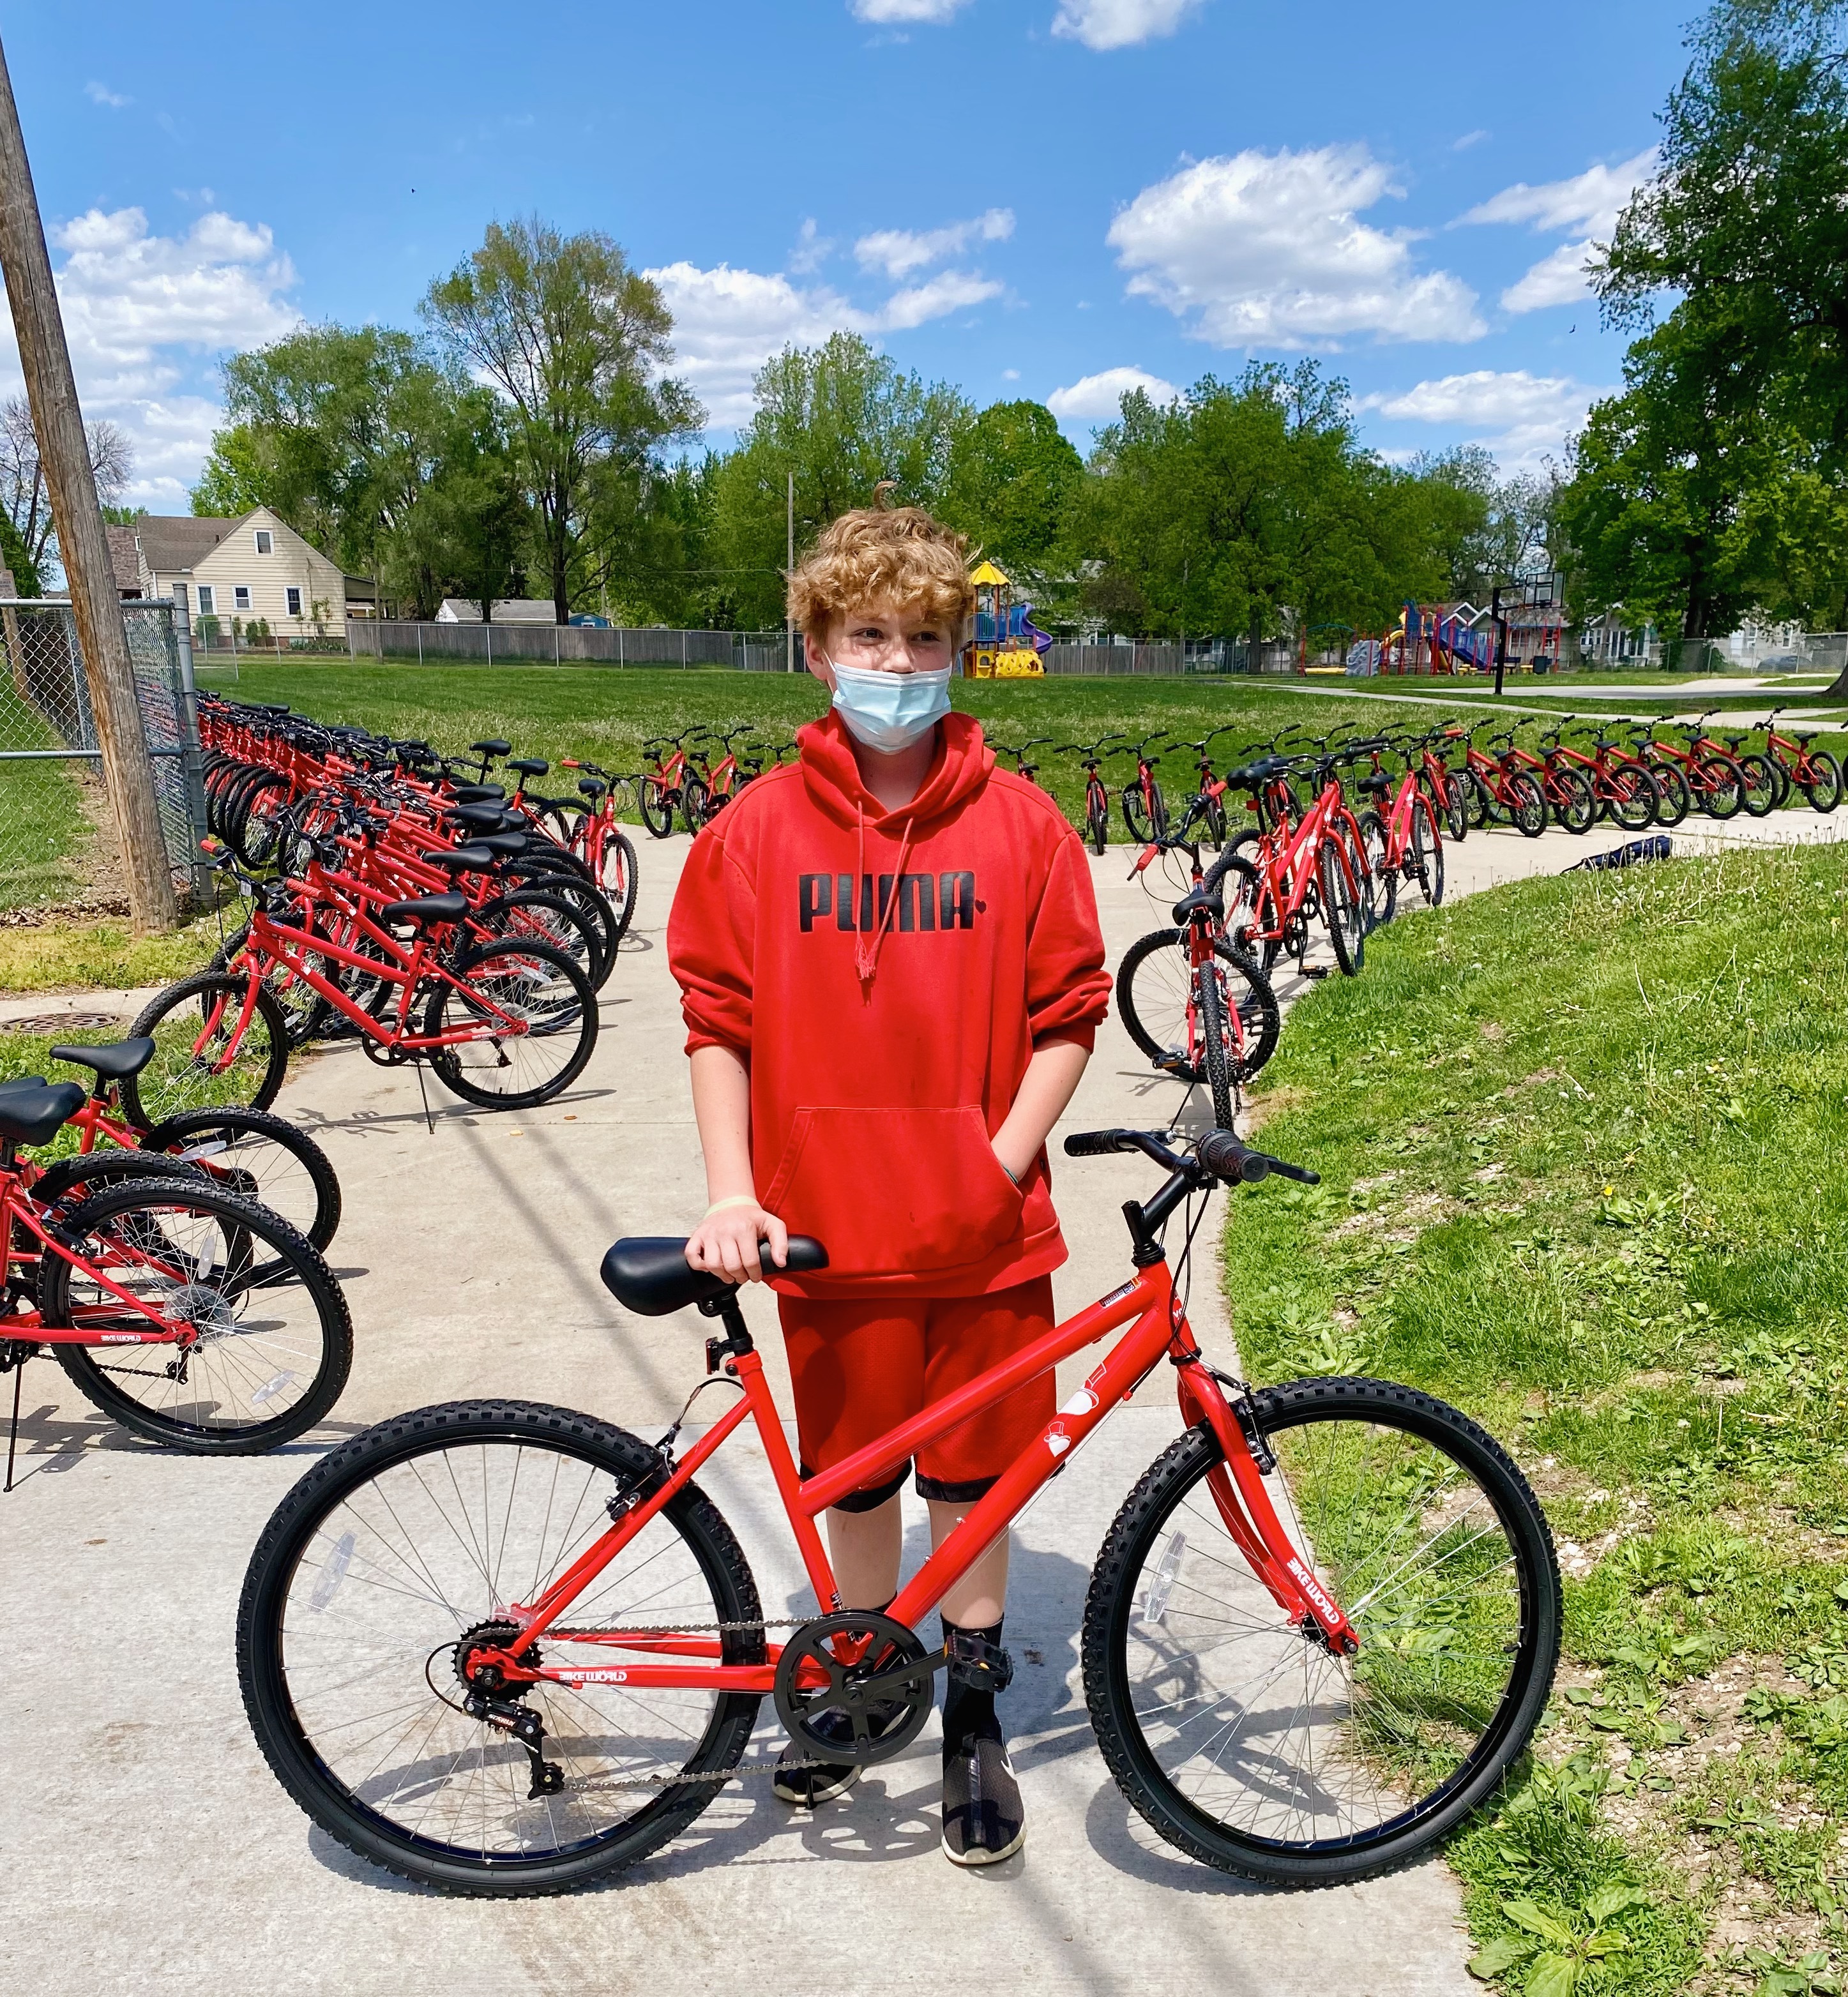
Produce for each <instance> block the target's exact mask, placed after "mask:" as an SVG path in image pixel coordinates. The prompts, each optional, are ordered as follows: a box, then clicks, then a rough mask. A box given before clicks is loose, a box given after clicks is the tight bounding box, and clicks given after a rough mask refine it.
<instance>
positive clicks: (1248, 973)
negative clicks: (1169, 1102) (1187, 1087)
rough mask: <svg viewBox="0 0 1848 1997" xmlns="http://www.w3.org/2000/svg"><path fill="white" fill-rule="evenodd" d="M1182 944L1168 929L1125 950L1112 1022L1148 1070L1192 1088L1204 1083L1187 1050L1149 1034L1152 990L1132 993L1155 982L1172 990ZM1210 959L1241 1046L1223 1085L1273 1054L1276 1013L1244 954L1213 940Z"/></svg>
mask: <svg viewBox="0 0 1848 1997" xmlns="http://www.w3.org/2000/svg"><path fill="white" fill-rule="evenodd" d="M1187 942H1188V939H1187V931H1186V930H1178V929H1168V930H1152V931H1151V932H1150V933H1149V934H1148V935H1147V936H1140V937H1138V939H1137V940H1136V941H1135V942H1134V943H1131V945H1130V947H1129V948H1128V950H1125V951H1124V954H1123V961H1122V964H1121V966H1120V967H1119V968H1118V970H1117V1017H1118V1018H1119V1019H1121V1021H1122V1022H1123V1026H1124V1031H1125V1032H1127V1033H1128V1035H1129V1037H1130V1038H1131V1040H1134V1041H1135V1043H1136V1046H1137V1047H1138V1048H1139V1049H1140V1050H1141V1051H1142V1053H1143V1054H1145V1055H1146V1056H1147V1057H1148V1058H1149V1061H1150V1063H1151V1064H1152V1065H1153V1066H1155V1067H1159V1068H1160V1069H1161V1070H1162V1071H1163V1073H1164V1074H1172V1075H1173V1076H1174V1077H1175V1078H1176V1080H1177V1081H1186V1082H1189V1083H1191V1084H1193V1085H1195V1086H1197V1085H1199V1084H1200V1083H1201V1082H1204V1081H1207V1080H1208V1076H1207V1069H1206V1065H1205V1063H1204V1061H1197V1060H1194V1059H1193V1058H1191V1055H1192V1053H1193V1050H1191V1049H1190V1048H1185V1047H1182V1048H1176V1047H1173V1046H1170V1045H1166V1044H1164V1043H1163V1042H1162V1040H1161V1039H1160V1038H1159V1036H1157V1034H1156V1033H1155V1031H1154V1030H1153V1026H1152V1016H1153V1015H1154V1013H1155V1011H1156V1009H1157V1005H1156V1002H1155V999H1153V998H1152V996H1151V995H1150V994H1151V990H1152V989H1153V988H1152V987H1151V988H1145V989H1144V990H1143V991H1142V993H1141V995H1139V996H1138V984H1139V983H1140V982H1141V981H1142V980H1144V979H1155V978H1159V979H1160V980H1161V981H1162V983H1163V984H1164V985H1166V986H1168V987H1169V988H1173V987H1174V986H1176V985H1178V984H1179V983H1180V979H1181V978H1183V977H1184V976H1185V975H1186V974H1187V969H1188V966H1187ZM1213 954H1214V960H1215V961H1217V962H1218V964H1219V965H1220V966H1221V976H1222V977H1223V978H1225V981H1226V982H1227V985H1228V986H1229V987H1230V988H1231V995H1232V1006H1233V1009H1234V1010H1235V1012H1237V1014H1238V1035H1239V1038H1240V1040H1241V1041H1242V1051H1241V1053H1240V1054H1239V1055H1238V1057H1237V1058H1236V1059H1235V1061H1233V1062H1232V1063H1231V1064H1230V1065H1229V1068H1228V1079H1229V1080H1230V1081H1234V1082H1245V1081H1250V1080H1251V1078H1252V1076H1253V1075H1255V1074H1256V1073H1257V1072H1258V1071H1259V1069H1260V1068H1261V1067H1263V1065H1264V1064H1265V1063H1266V1061H1269V1059H1270V1057H1271V1056H1272V1055H1273V1054H1275V1053H1276V1047H1277V1035H1278V1033H1279V1032H1280V1030H1281V1027H1282V1023H1283V1014H1282V1010H1281V1009H1280V1007H1279V1005H1278V1004H1277V995H1276V992H1275V990H1274V989H1273V987H1272V985H1271V982H1270V980H1269V978H1266V976H1265V974H1264V973H1263V971H1260V970H1259V968H1258V967H1257V965H1256V964H1255V963H1254V962H1253V961H1252V958H1251V957H1250V956H1249V954H1248V953H1247V952H1245V951H1244V950H1239V949H1238V948H1236V947H1235V946H1234V945H1233V944H1232V943H1231V941H1230V940H1229V939H1228V938H1227V937H1225V936H1216V937H1214V940H1213Z"/></svg>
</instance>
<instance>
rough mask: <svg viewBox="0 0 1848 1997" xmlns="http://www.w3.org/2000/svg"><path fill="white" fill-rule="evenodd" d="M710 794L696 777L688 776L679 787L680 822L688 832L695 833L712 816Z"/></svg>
mask: <svg viewBox="0 0 1848 1997" xmlns="http://www.w3.org/2000/svg"><path fill="white" fill-rule="evenodd" d="M712 815H713V802H712V793H711V792H710V791H708V790H707V789H706V785H705V784H704V783H703V781H701V780H700V779H699V778H697V777H694V776H689V777H687V778H686V779H684V781H682V784H681V786H680V822H681V823H682V825H684V826H686V829H687V830H688V831H689V832H697V831H699V829H700V828H701V827H702V826H704V825H705V823H706V821H707V819H710V817H711V816H712Z"/></svg>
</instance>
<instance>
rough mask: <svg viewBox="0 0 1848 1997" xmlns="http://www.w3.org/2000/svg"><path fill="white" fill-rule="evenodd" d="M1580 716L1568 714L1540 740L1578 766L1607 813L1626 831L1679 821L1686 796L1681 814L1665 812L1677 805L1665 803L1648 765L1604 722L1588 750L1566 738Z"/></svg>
mask: <svg viewBox="0 0 1848 1997" xmlns="http://www.w3.org/2000/svg"><path fill="white" fill-rule="evenodd" d="M1576 723H1577V716H1573V715H1570V714H1569V715H1567V716H1566V719H1564V720H1563V721H1562V722H1561V723H1560V725H1559V726H1558V727H1557V728H1555V729H1553V730H1552V731H1551V732H1550V733H1548V734H1546V735H1542V736H1541V737H1540V741H1541V744H1542V747H1545V748H1546V750H1547V753H1548V754H1549V757H1550V756H1552V755H1554V754H1557V755H1558V756H1560V757H1563V758H1564V760H1565V761H1567V762H1569V763H1571V764H1573V765H1575V766H1576V767H1577V769H1578V771H1579V772H1580V774H1581V775H1582V776H1583V777H1584V779H1585V781H1586V782H1587V783H1588V784H1589V785H1591V795H1592V796H1593V797H1594V798H1595V799H1596V800H1597V802H1598V809H1599V811H1600V812H1601V813H1602V814H1603V815H1604V817H1606V818H1608V819H1610V820H1611V822H1612V823H1614V824H1617V825H1620V826H1622V827H1623V828H1624V829H1625V831H1626V832H1641V831H1642V830H1643V829H1645V828H1646V826H1652V825H1654V824H1656V823H1657V822H1658V821H1660V822H1661V823H1664V824H1673V825H1679V824H1680V822H1681V819H1682V818H1684V817H1685V816H1687V801H1686V799H1685V798H1681V799H1680V804H1679V811H1680V816H1664V813H1665V812H1668V813H1673V812H1674V810H1675V809H1676V807H1675V806H1674V805H1664V804H1663V793H1662V787H1661V785H1660V784H1658V783H1657V782H1656V778H1655V777H1654V775H1653V774H1652V773H1651V771H1650V770H1649V767H1648V765H1647V764H1645V763H1643V762H1642V761H1640V760H1639V758H1638V757H1635V756H1626V755H1625V754H1623V753H1622V747H1621V745H1620V744H1619V743H1617V742H1616V741H1615V740H1614V739H1613V738H1612V737H1611V736H1608V735H1606V734H1605V733H1604V729H1603V728H1602V727H1601V726H1598V724H1596V723H1594V724H1593V729H1594V733H1593V736H1592V740H1591V750H1590V752H1589V753H1587V751H1586V750H1584V749H1581V748H1580V747H1578V746H1577V743H1571V742H1568V741H1566V740H1565V739H1564V738H1565V731H1566V729H1568V728H1570V727H1572V726H1575V725H1576Z"/></svg>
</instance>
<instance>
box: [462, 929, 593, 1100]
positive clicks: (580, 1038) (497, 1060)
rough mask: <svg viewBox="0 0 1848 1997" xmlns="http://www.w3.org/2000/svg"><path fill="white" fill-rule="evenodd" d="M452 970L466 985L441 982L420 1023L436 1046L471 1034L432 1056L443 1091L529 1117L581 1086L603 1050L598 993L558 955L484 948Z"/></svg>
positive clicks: (531, 948)
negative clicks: (440, 1039)
mask: <svg viewBox="0 0 1848 1997" xmlns="http://www.w3.org/2000/svg"><path fill="white" fill-rule="evenodd" d="M454 974H455V976H456V978H457V979H458V981H459V982H458V983H455V984H451V983H449V982H447V981H443V982H441V983H439V984H438V985H437V986H436V988H435V989H434V991H433V992H431V993H430V1003H429V1005H427V1007H426V1008H425V1010H424V1015H423V1032H424V1034H425V1035H426V1036H427V1037H429V1038H431V1039H434V1038H436V1037H437V1036H438V1035H440V1034H445V1033H458V1032H463V1031H467V1032H468V1033H469V1035H470V1037H469V1038H468V1039H467V1040H461V1041H459V1042H458V1043H455V1044H454V1045H453V1046H447V1047H435V1048H433V1049H432V1050H430V1066H431V1067H432V1068H433V1069H434V1071H436V1073H437V1076H438V1077H439V1078H440V1080H441V1081H442V1082H443V1084H444V1087H446V1088H449V1089H451V1090H453V1091H454V1093H455V1094H456V1095H459V1096H461V1098H462V1099H463V1100H464V1101H465V1102H474V1103H478V1104H479V1105H481V1106H482V1108H483V1109H532V1108H534V1107H535V1106H536V1105H537V1104H539V1103H541V1102H550V1101H551V1099H552V1098H553V1097H554V1095H558V1094H559V1093H560V1092H561V1091H562V1090H564V1089H566V1088H569V1087H570V1086H571V1085H572V1082H574V1081H576V1079H577V1078H578V1077H579V1074H582V1072H583V1069H584V1064H585V1062H586V1061H589V1058H590V1056H591V1052H592V1049H593V1048H594V1047H596V1039H597V1009H596V994H595V993H594V992H592V990H591V988H590V985H589V981H588V980H587V979H586V978H585V976H584V974H583V973H582V971H580V970H579V968H578V967H577V966H576V965H575V964H573V963H572V961H571V959H570V958H569V957H567V956H565V954H564V953H563V952H562V951H561V950H552V949H550V948H548V947H547V946H546V945H545V944H544V943H517V942H513V941H511V940H508V941H505V942H499V943H484V944H483V945H482V947H481V948H480V949H478V950H471V951H470V952H469V953H468V954H467V955H466V956H465V957H461V958H460V959H459V960H458V961H457V963H456V964H455V965H454ZM506 1021H510V1022H512V1023H513V1028H514V1030H508V1028H507V1026H506V1025H505V1024H503V1022H506Z"/></svg>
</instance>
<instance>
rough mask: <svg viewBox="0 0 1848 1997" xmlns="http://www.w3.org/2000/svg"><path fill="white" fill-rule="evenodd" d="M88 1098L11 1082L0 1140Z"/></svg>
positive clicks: (61, 1116)
mask: <svg viewBox="0 0 1848 1997" xmlns="http://www.w3.org/2000/svg"><path fill="white" fill-rule="evenodd" d="M84 1101H85V1091H84V1085H83V1084H82V1083H81V1081H54V1082H50V1083H47V1082H43V1081H12V1082H9V1083H8V1084H7V1085H6V1086H5V1088H0V1143H6V1144H49V1143H50V1142H51V1140H52V1139H53V1138H54V1137H55V1136H57V1133H58V1132H59V1131H60V1130H61V1129H62V1128H63V1127H64V1125H65V1124H67V1123H69V1122H70V1120H71V1118H72V1117H73V1116H75V1115H76V1114H77V1112H78V1110H80V1109H82V1107H83V1106H84ZM792 1245H793V1244H792Z"/></svg>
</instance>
